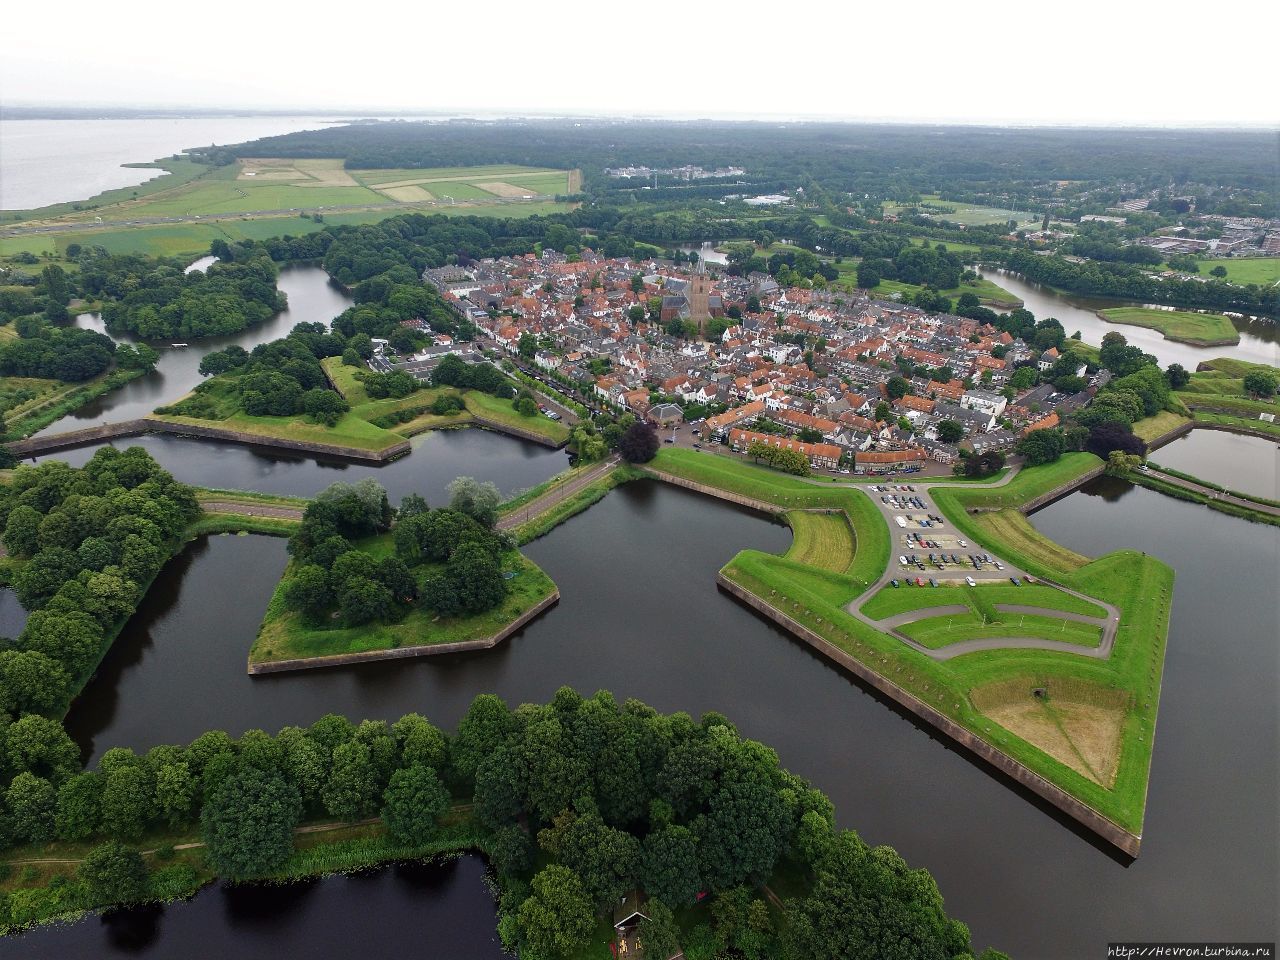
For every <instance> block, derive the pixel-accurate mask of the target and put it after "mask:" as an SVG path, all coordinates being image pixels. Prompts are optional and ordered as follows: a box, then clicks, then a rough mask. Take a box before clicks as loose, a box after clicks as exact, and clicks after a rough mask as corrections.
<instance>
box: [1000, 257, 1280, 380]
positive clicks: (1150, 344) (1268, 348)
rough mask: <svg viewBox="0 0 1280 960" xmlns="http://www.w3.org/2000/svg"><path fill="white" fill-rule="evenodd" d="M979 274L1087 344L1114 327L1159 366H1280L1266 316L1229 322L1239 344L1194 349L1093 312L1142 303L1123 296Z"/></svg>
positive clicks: (1272, 327) (1279, 353)
mask: <svg viewBox="0 0 1280 960" xmlns="http://www.w3.org/2000/svg"><path fill="white" fill-rule="evenodd" d="M979 272H980V273H981V274H982V275H983V276H985V277H988V278H990V279H991V281H992V282H993V283H998V284H999V285H1000V286H1002V287H1004V289H1006V290H1008V291H1009V292H1010V293H1012V294H1013V295H1014V296H1016V297H1018V298H1019V299H1021V300H1022V301H1023V305H1024V306H1025V307H1026V308H1027V309H1028V310H1030V311H1031V312H1032V313H1034V314H1035V316H1036V319H1037V320H1044V319H1046V318H1048V317H1055V318H1057V320H1058V321H1059V322H1060V323H1061V324H1062V326H1063V329H1065V330H1066V331H1067V336H1068V337H1069V336H1071V335H1072V334H1073V333H1075V332H1076V331H1077V330H1079V331H1080V332H1081V335H1082V339H1083V340H1084V341H1085V343H1092V344H1093V345H1094V346H1097V345H1098V344H1100V343H1102V338H1103V337H1104V336H1106V335H1107V334H1108V333H1111V332H1113V331H1114V332H1118V333H1123V334H1124V335H1125V339H1126V340H1128V341H1129V343H1131V344H1133V345H1134V346H1135V347H1141V348H1142V349H1143V350H1144V351H1145V352H1147V353H1150V354H1152V355H1154V356H1155V357H1156V358H1157V359H1158V360H1159V361H1160V365H1161V366H1162V367H1167V366H1168V365H1169V364H1171V363H1180V364H1182V365H1183V366H1184V367H1186V368H1187V369H1188V370H1195V368H1196V365H1197V364H1199V363H1200V362H1201V361H1203V360H1210V359H1212V358H1214V357H1235V358H1236V359H1238V360H1249V361H1251V362H1253V363H1269V364H1271V365H1273V366H1275V365H1280V347H1277V339H1278V331H1277V329H1276V325H1275V324H1274V323H1271V322H1268V321H1266V320H1261V319H1247V320H1232V321H1231V322H1232V325H1233V326H1234V327H1235V328H1236V332H1238V333H1239V334H1240V342H1239V343H1238V344H1236V345H1235V346H1234V347H1193V346H1192V345H1191V344H1188V343H1178V342H1176V341H1174V340H1166V339H1165V338H1164V337H1163V336H1161V335H1160V333H1159V331H1157V330H1149V329H1147V328H1146V327H1135V326H1131V325H1129V324H1119V323H1107V322H1106V321H1105V320H1103V319H1102V318H1100V317H1099V316H1098V314H1097V311H1099V310H1105V309H1107V308H1109V307H1131V306H1141V304H1134V303H1131V302H1129V301H1127V300H1109V299H1105V298H1101V297H1082V296H1076V295H1075V294H1063V293H1058V292H1057V291H1056V290H1051V289H1050V288H1049V287H1045V286H1042V285H1041V284H1038V283H1032V282H1031V281H1029V280H1027V279H1025V278H1024V277H1022V276H1021V275H1020V274H1016V273H1010V272H1009V271H1008V270H985V269H984V270H981V271H979Z"/></svg>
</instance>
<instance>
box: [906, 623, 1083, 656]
mask: <svg viewBox="0 0 1280 960" xmlns="http://www.w3.org/2000/svg"><path fill="white" fill-rule="evenodd" d="M898 630H899V631H900V632H902V633H904V634H906V635H907V636H908V637H910V638H911V639H912V640H914V641H916V643H919V644H922V645H924V646H926V647H928V648H929V649H931V650H939V649H941V648H942V647H946V646H949V645H950V644H953V643H959V642H960V641H962V640H979V639H986V638H991V637H1039V638H1041V639H1044V640H1061V641H1062V642H1063V643H1074V644H1076V645H1077V646H1082V647H1096V646H1097V645H1098V642H1099V641H1100V640H1101V639H1102V630H1101V628H1100V627H1096V626H1093V625H1091V624H1088V623H1081V622H1080V621H1079V620H1059V619H1057V618H1055V617H1041V616H1036V615H1034V614H1029V613H1028V614H1009V615H1008V616H1007V618H1006V619H1004V620H1000V621H997V622H995V623H984V622H983V621H982V618H981V617H979V616H978V615H977V614H975V613H957V614H949V615H946V616H939V617H925V618H924V619H921V620H913V621H912V622H911V623H906V624H903V625H902V626H901V627H899V628H898ZM985 655H986V652H985V651H984V652H983V653H977V654H968V656H985Z"/></svg>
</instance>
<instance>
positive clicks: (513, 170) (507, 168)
mask: <svg viewBox="0 0 1280 960" xmlns="http://www.w3.org/2000/svg"><path fill="white" fill-rule="evenodd" d="M348 172H349V173H350V174H351V176H352V177H354V178H355V179H356V180H358V181H359V182H360V183H363V184H365V185H366V186H370V187H375V186H379V185H380V184H384V183H401V182H403V181H407V180H462V181H467V180H477V181H478V180H486V181H496V180H501V181H506V180H507V178H508V177H510V176H517V177H519V178H520V179H521V180H524V179H527V178H529V177H531V176H536V175H547V174H557V175H559V176H562V177H567V176H568V172H567V171H564V170H554V169H551V168H549V167H523V166H520V165H518V164H514V163H496V164H489V165H487V166H477V167H399V168H396V169H378V170H350V171H348Z"/></svg>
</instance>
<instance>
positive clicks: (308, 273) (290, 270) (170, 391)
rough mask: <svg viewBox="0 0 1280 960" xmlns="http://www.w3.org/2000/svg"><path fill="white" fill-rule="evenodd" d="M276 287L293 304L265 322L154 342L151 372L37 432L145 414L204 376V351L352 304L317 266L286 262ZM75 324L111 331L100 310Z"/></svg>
mask: <svg viewBox="0 0 1280 960" xmlns="http://www.w3.org/2000/svg"><path fill="white" fill-rule="evenodd" d="M276 286H277V287H279V288H280V289H281V290H283V291H284V292H285V293H286V294H287V295H288V297H289V306H288V308H287V309H285V310H282V311H281V312H280V313H278V314H276V315H275V316H274V317H272V318H271V319H269V320H267V321H266V322H265V323H261V324H258V325H257V326H255V327H250V328H249V329H248V330H243V331H241V332H240V333H237V334H235V335H233V336H229V337H211V338H208V339H205V340H198V341H192V343H191V346H189V347H184V348H181V349H173V348H171V347H170V346H169V343H168V342H152V344H151V345H152V346H154V347H155V348H156V349H157V350H159V351H160V362H159V364H157V365H156V369H155V370H154V371H153V372H152V373H149V374H147V375H146V376H143V377H139V378H138V379H137V380H134V381H132V382H130V383H128V384H125V386H123V387H121V388H120V389H119V390H113V391H112V392H111V393H108V394H104V395H103V396H101V397H99V398H98V399H97V400H95V401H93V402H92V403H90V404H87V405H85V406H83V407H81V408H80V409H79V410H77V411H76V412H75V413H72V414H70V415H69V416H66V417H63V418H62V419H61V420H57V421H54V422H53V423H51V424H50V425H49V426H47V427H45V428H44V429H43V430H41V431H40V432H39V433H38V434H37V436H39V435H41V434H46V433H63V432H64V431H67V430H76V429H79V428H81V427H87V426H93V425H94V424H97V423H102V422H104V421H109V422H115V421H117V420H132V419H134V418H135V417H142V416H146V415H147V414H149V413H151V412H152V411H154V410H155V408H156V407H159V406H162V405H164V404H166V403H173V402H174V401H175V400H177V399H178V398H179V397H181V396H183V395H184V394H186V393H188V392H190V390H191V389H192V388H193V387H194V386H195V385H196V384H197V383H199V382H200V381H201V380H203V379H204V378H203V377H201V376H200V373H199V370H198V368H199V366H200V358H201V357H203V356H204V355H205V354H206V353H211V352H213V351H214V350H221V349H222V348H223V347H227V346H230V345H231V344H233V343H235V344H239V345H240V346H242V347H244V348H245V349H246V350H252V349H253V348H254V347H256V346H257V345H258V344H260V343H266V342H268V341H270V340H277V339H279V338H280V337H283V336H284V335H285V334H287V333H288V332H289V331H290V330H292V329H293V328H294V326H295V325H296V324H299V323H328V322H329V321H330V320H332V319H333V318H334V317H336V316H337V315H338V314H340V313H341V312H342V311H343V310H345V309H347V307H348V306H350V305H351V299H350V298H349V297H348V296H347V295H346V294H345V293H344V292H343V291H342V289H341V288H340V287H338V286H337V285H336V284H334V283H332V282H331V281H330V280H329V275H328V274H327V273H325V272H324V271H323V270H321V269H320V268H319V267H309V266H287V267H284V268H283V269H281V271H280V276H279V279H278V280H277V281H276ZM76 326H79V327H85V328H87V329H91V330H97V331H98V332H99V333H106V332H107V331H106V329H105V328H104V326H103V323H102V317H101V315H100V314H96V313H85V314H81V315H80V316H78V317H77V318H76ZM116 339H117V340H119V341H121V342H133V340H134V338H132V337H129V336H126V335H118V336H116Z"/></svg>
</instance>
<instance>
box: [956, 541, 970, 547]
mask: <svg viewBox="0 0 1280 960" xmlns="http://www.w3.org/2000/svg"><path fill="white" fill-rule="evenodd" d="M956 543H958V544H960V546H962V547H967V546H968V544H967V543H965V542H964V541H963V540H957V541H956Z"/></svg>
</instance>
